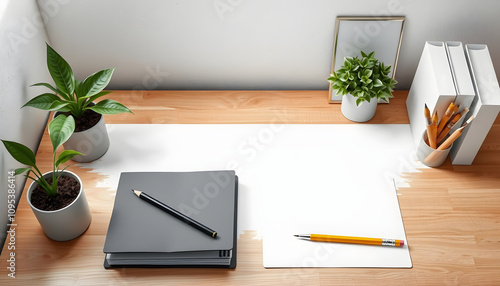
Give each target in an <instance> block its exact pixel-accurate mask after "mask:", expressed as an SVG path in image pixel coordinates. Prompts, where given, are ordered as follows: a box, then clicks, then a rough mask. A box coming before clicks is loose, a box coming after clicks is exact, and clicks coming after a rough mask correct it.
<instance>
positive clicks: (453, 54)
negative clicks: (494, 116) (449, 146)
mask: <svg viewBox="0 0 500 286" xmlns="http://www.w3.org/2000/svg"><path fill="white" fill-rule="evenodd" d="M445 46H446V52H447V54H448V60H449V62H450V68H451V74H452V76H453V81H454V84H455V89H456V92H457V97H456V98H455V105H460V109H458V111H457V112H458V113H460V112H462V111H463V110H464V109H465V108H470V106H471V104H472V101H473V100H474V97H475V96H476V92H475V91H474V85H473V84H472V78H471V74H470V71H469V67H468V65H467V59H466V58H465V53H464V48H463V45H462V43H461V42H446V43H445ZM465 118H466V117H465V116H464V117H463V118H460V120H459V121H458V122H457V123H456V124H455V127H453V128H452V129H451V131H450V134H451V133H453V131H455V130H456V129H458V128H460V126H462V123H463V122H465V121H464V119H465Z"/></svg>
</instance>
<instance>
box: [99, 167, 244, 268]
mask: <svg viewBox="0 0 500 286" xmlns="http://www.w3.org/2000/svg"><path fill="white" fill-rule="evenodd" d="M133 189H135V190H140V191H143V192H145V193H147V194H148V195H150V196H152V197H154V198H155V199H157V200H159V201H161V202H163V203H165V204H167V205H168V206H170V207H172V208H174V209H176V210H177V211H179V212H181V213H184V214H186V215H187V216H189V217H191V218H192V219H194V220H196V221H198V222H200V223H202V224H204V225H206V226H208V227H210V228H211V229H213V230H215V231H217V237H216V238H212V237H210V236H208V235H206V234H204V233H202V232H201V231H199V230H198V229H196V228H194V227H192V226H190V225H188V224H186V223H184V222H183V221H181V220H179V219H177V218H175V217H173V216H171V215H170V214H168V213H166V212H164V211H162V210H161V209H158V208H156V207H154V206H153V205H151V204H149V203H148V202H146V201H144V200H142V199H140V198H138V197H137V196H136V195H135V194H134V193H133V192H132V190H133ZM236 206H237V177H236V176H235V172H234V171H200V172H125V173H122V174H121V176H120V180H119V184H118V189H117V192H116V198H115V204H114V208H113V213H112V216H111V220H110V223H109V228H108V234H107V236H106V242H105V244H104V252H105V253H106V258H105V266H108V267H113V266H126V265H138V266H140V265H151V266H161V265H167V266H168V265H171V266H183V265H186V266H189V265H193V266H204V265H206V266H210V265H214V266H228V267H229V266H230V264H234V263H235V255H236V253H235V249H234V248H235V246H236V238H235V234H236V213H237V209H236ZM233 256H234V257H233ZM233 262H234V263H233Z"/></svg>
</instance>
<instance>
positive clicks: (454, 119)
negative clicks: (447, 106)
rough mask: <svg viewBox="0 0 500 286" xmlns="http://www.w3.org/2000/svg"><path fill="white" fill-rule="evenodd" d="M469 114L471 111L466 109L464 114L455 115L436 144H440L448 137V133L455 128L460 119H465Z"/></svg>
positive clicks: (440, 134)
mask: <svg viewBox="0 0 500 286" xmlns="http://www.w3.org/2000/svg"><path fill="white" fill-rule="evenodd" d="M467 112H469V109H468V108H467V107H466V108H465V109H464V110H463V111H462V112H460V113H457V114H455V115H454V116H453V117H452V118H451V120H450V121H448V124H446V127H445V128H444V129H443V131H441V133H439V136H438V137H437V140H436V142H437V143H438V144H439V143H441V141H443V139H444V138H445V137H446V135H448V132H450V130H451V129H452V128H453V126H455V124H456V123H457V122H458V120H460V118H462V117H464V116H465V114H466V113H467Z"/></svg>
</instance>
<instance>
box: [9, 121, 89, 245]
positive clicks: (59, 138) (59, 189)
mask: <svg viewBox="0 0 500 286" xmlns="http://www.w3.org/2000/svg"><path fill="white" fill-rule="evenodd" d="M74 129H75V121H74V119H73V117H71V116H68V117H66V116H64V115H59V116H57V117H56V118H54V119H53V120H52V121H51V122H50V123H49V136H50V140H51V142H52V150H53V160H52V171H50V172H47V173H44V174H42V172H41V171H40V169H39V167H38V166H37V162H36V158H35V154H34V153H33V152H32V151H31V150H30V149H29V148H28V147H26V146H24V145H23V144H20V143H17V142H12V141H6V140H2V142H3V144H4V146H5V148H6V149H7V151H8V152H9V153H10V155H11V156H12V157H13V158H14V159H16V160H17V161H18V162H19V163H21V164H23V165H27V166H29V167H28V168H18V169H16V170H15V173H14V174H15V175H19V174H23V173H25V172H27V174H26V175H25V176H26V177H28V178H30V179H32V180H33V182H32V183H31V184H30V186H29V188H28V193H27V200H28V204H29V205H30V207H31V209H32V210H33V212H34V214H35V216H36V218H37V220H38V222H39V223H40V225H41V226H42V229H43V231H44V233H45V234H46V235H47V236H48V237H49V238H51V239H53V240H57V241H66V240H71V239H73V238H76V237H78V236H80V235H81V234H82V233H84V232H85V230H87V228H88V227H89V225H90V221H91V214H90V208H89V205H88V202H87V199H86V197H85V193H84V191H83V185H82V181H81V180H80V178H79V177H78V176H77V175H76V174H75V173H73V172H70V171H67V170H66V167H65V168H63V169H62V170H60V169H59V166H60V165H61V164H63V163H65V162H67V161H68V160H70V159H71V158H73V157H74V156H78V155H82V154H81V153H79V152H77V151H74V150H64V151H62V152H61V153H60V154H59V156H57V157H56V150H57V148H58V147H59V146H61V144H63V143H64V142H65V141H66V140H67V139H68V138H69V137H70V135H71V134H72V133H73V130H74ZM31 174H32V175H31Z"/></svg>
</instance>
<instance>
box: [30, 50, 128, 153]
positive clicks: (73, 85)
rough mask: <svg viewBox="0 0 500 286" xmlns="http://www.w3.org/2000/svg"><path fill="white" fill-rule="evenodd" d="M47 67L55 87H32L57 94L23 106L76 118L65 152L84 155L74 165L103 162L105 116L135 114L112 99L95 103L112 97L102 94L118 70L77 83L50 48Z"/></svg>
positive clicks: (103, 71)
mask: <svg viewBox="0 0 500 286" xmlns="http://www.w3.org/2000/svg"><path fill="white" fill-rule="evenodd" d="M47 67H48V70H49V73H50V75H51V77H52V79H53V80H54V83H55V85H56V86H55V87H54V86H52V85H50V84H48V83H37V84H34V85H33V86H44V87H47V88H49V89H50V90H51V91H53V92H54V93H44V94H41V95H39V96H37V97H34V98H33V99H31V100H30V101H28V102H27V103H26V104H25V105H24V106H31V107H35V108H39V109H42V110H48V111H56V113H55V116H57V115H59V114H64V115H66V116H73V117H74V119H75V122H76V125H75V126H76V129H75V132H74V134H73V135H72V136H71V137H70V138H69V139H68V141H67V142H66V143H64V148H65V149H68V150H76V151H78V152H80V153H83V154H85V155H84V156H83V155H78V156H75V157H74V158H73V160H74V161H78V162H89V161H93V160H95V159H98V158H100V157H101V156H102V155H104V154H105V153H106V151H107V150H108V148H109V137H108V132H107V130H106V125H105V123H104V117H103V116H102V115H103V114H117V113H122V112H130V113H132V111H130V109H128V108H127V107H126V106H124V105H123V104H121V103H119V102H117V101H115V100H112V99H104V100H101V101H99V102H95V100H97V99H99V98H101V97H102V96H104V95H107V94H109V93H110V91H103V90H104V88H105V87H106V86H107V85H108V84H109V81H110V80H111V77H112V75H113V72H114V70H115V69H114V68H111V69H105V70H101V71H99V72H96V73H94V74H92V75H90V76H88V77H87V78H86V79H85V80H84V81H83V82H82V81H80V80H77V79H75V77H74V75H73V70H72V69H71V67H70V65H69V64H68V63H67V62H66V61H65V60H64V59H63V58H62V57H61V56H60V55H59V54H58V53H57V52H56V51H55V50H54V49H52V48H51V47H50V46H49V45H48V44H47ZM24 106H23V107H24ZM55 116H54V117H55Z"/></svg>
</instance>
